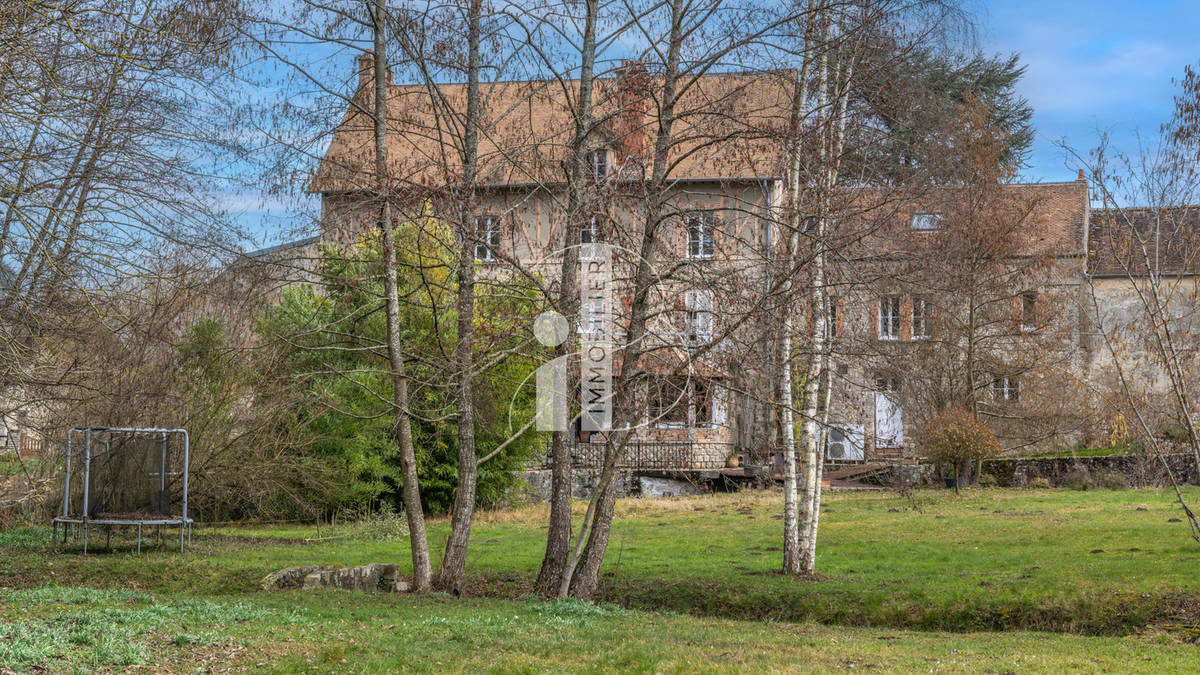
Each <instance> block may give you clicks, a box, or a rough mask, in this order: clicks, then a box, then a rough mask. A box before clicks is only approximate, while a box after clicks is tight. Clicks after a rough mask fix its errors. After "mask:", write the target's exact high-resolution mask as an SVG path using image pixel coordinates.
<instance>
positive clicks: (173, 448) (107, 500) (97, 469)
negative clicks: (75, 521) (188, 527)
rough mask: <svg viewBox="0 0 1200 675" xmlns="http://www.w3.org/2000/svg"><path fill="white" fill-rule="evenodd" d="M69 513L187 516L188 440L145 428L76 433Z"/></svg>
mask: <svg viewBox="0 0 1200 675" xmlns="http://www.w3.org/2000/svg"><path fill="white" fill-rule="evenodd" d="M73 436H74V437H73V439H72V440H73V443H72V444H71V446H72V447H71V449H70V464H69V469H68V473H69V476H68V478H67V480H68V481H69V484H68V485H67V486H66V493H67V498H66V500H65V502H64V506H65V508H64V515H65V516H70V517H79V516H86V517H87V518H90V519H112V520H148V519H155V518H179V517H181V515H182V514H183V499H184V496H183V494H184V480H183V472H184V470H185V469H184V467H185V463H184V462H185V459H184V453H185V451H186V450H185V441H184V438H183V436H182V435H181V434H178V433H169V432H167V431H142V430H107V429H92V430H77V431H75V433H74V434H73Z"/></svg>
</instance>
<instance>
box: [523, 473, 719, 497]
mask: <svg viewBox="0 0 1200 675" xmlns="http://www.w3.org/2000/svg"><path fill="white" fill-rule="evenodd" d="M599 476H600V472H599V471H598V470H595V469H576V470H575V471H574V472H573V474H572V479H573V480H574V482H575V485H574V487H573V488H572V490H571V497H572V498H573V499H590V498H591V496H592V490H594V489H595V487H596V481H597V480H598V479H599ZM523 477H524V484H523V485H522V486H521V488H520V491H519V495H520V497H519V498H520V499H521V500H522V501H525V502H527V503H531V504H538V503H542V502H547V501H549V500H550V471H548V470H537V471H527V472H525V475H524V476H523ZM702 492H703V490H702V489H701V488H700V487H699V486H698V485H696V484H694V483H690V482H688V481H684V480H673V479H670V478H656V477H650V476H640V475H637V474H636V473H635V472H634V471H629V470H624V471H621V472H619V474H618V477H617V496H618V497H680V496H683V495H694V494H701V493H702Z"/></svg>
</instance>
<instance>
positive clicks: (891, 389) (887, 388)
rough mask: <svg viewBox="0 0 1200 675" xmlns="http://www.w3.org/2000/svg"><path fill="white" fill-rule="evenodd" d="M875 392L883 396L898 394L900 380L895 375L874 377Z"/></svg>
mask: <svg viewBox="0 0 1200 675" xmlns="http://www.w3.org/2000/svg"><path fill="white" fill-rule="evenodd" d="M875 390H876V391H878V392H880V393H883V394H899V393H900V378H898V377H896V376H895V375H876V376H875Z"/></svg>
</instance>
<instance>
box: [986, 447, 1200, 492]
mask: <svg viewBox="0 0 1200 675" xmlns="http://www.w3.org/2000/svg"><path fill="white" fill-rule="evenodd" d="M1163 461H1165V462H1166V464H1167V465H1168V466H1170V468H1171V472H1172V473H1173V474H1174V475H1175V480H1176V481H1178V482H1179V483H1181V484H1182V483H1191V484H1193V485H1196V484H1200V475H1197V471H1196V462H1195V458H1194V457H1193V456H1192V455H1191V454H1190V453H1176V454H1170V455H1163V456H1162V459H1161V460H1160V459H1159V458H1157V457H1151V456H1144V455H1108V456H1105V457H1078V458H1076V457H1013V458H999V459H989V460H984V462H983V472H984V473H985V474H991V475H992V476H995V478H996V482H997V484H998V485H1000V486H1001V487H1022V486H1025V485H1028V484H1029V482H1030V481H1032V480H1033V479H1035V478H1045V479H1046V480H1047V481H1049V482H1050V485H1052V486H1056V487H1060V486H1065V485H1067V484H1068V483H1069V482H1070V481H1071V480H1072V478H1071V477H1072V474H1077V473H1079V472H1081V471H1083V472H1087V473H1088V474H1090V475H1092V476H1095V475H1098V474H1102V473H1105V472H1111V473H1116V474H1119V475H1120V476H1122V477H1124V478H1125V480H1126V482H1128V483H1129V485H1130V486H1132V487H1162V486H1165V485H1169V484H1170V481H1169V479H1168V477H1167V472H1166V471H1165V470H1164V469H1163V466H1162V464H1163Z"/></svg>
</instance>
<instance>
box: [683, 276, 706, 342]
mask: <svg viewBox="0 0 1200 675" xmlns="http://www.w3.org/2000/svg"><path fill="white" fill-rule="evenodd" d="M683 297H684V304H685V307H686V309H687V343H688V345H689V346H697V345H706V344H708V343H710V342H712V339H713V294H712V291H710V290H692V291H687V292H686V293H684V296H683Z"/></svg>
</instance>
